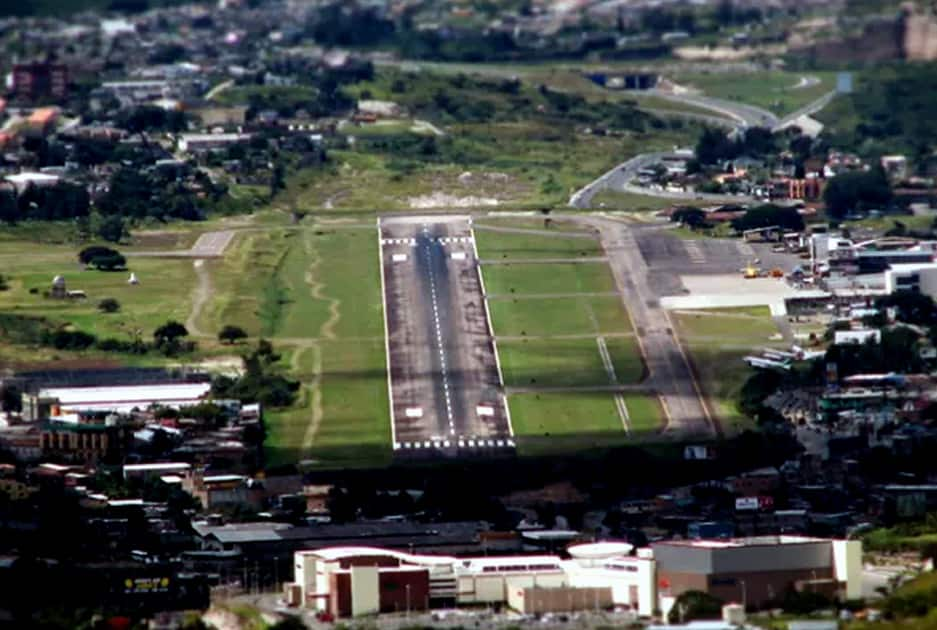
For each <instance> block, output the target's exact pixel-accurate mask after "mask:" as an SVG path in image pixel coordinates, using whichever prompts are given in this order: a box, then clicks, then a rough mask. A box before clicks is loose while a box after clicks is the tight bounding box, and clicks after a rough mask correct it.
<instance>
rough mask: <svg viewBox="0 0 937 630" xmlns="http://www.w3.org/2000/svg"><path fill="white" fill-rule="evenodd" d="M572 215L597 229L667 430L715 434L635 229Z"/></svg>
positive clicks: (705, 434)
mask: <svg viewBox="0 0 937 630" xmlns="http://www.w3.org/2000/svg"><path fill="white" fill-rule="evenodd" d="M571 218H574V219H578V220H579V221H580V222H582V223H584V224H587V225H589V226H590V227H593V228H595V229H596V230H598V231H599V234H600V239H601V241H602V246H603V248H604V249H605V253H606V255H607V256H608V257H609V260H610V261H611V269H612V275H613V276H614V278H615V283H616V284H617V285H618V288H619V290H620V291H621V296H622V300H623V302H624V304H625V307H626V308H627V309H628V314H629V315H630V317H631V322H632V325H633V326H634V329H635V331H637V334H638V342H639V343H640V346H641V352H642V354H643V356H644V359H645V362H646V364H647V368H648V378H647V380H645V381H644V382H643V383H642V386H643V387H645V388H647V389H653V390H656V391H657V392H658V394H659V396H660V399H661V402H662V403H663V405H664V409H665V412H666V415H667V427H666V431H667V432H672V433H678V434H680V436H681V437H683V436H711V435H712V434H714V433H715V432H716V431H717V427H716V426H715V424H714V423H713V419H712V418H711V416H710V414H709V410H708V409H707V407H706V404H705V402H704V401H703V397H702V395H701V392H700V389H699V385H698V383H697V382H696V377H695V376H694V374H693V371H692V369H691V367H690V364H689V361H688V359H687V356H686V354H685V353H684V351H683V348H682V347H681V345H680V342H679V340H678V338H677V335H676V333H675V332H674V330H673V325H672V323H671V321H670V315H669V314H668V313H667V311H666V310H664V309H663V308H662V307H661V306H660V303H659V301H658V296H657V294H656V293H655V292H654V291H653V290H652V289H651V287H650V286H649V284H648V276H649V274H648V271H649V270H648V266H647V263H646V262H645V260H644V257H643V256H642V254H641V249H640V248H639V247H638V244H637V242H636V241H635V237H634V234H633V233H632V230H631V228H630V227H629V226H628V225H626V224H624V223H622V222H620V221H615V220H612V219H605V218H601V217H596V216H588V217H585V216H578V217H577V216H576V215H572V216H571Z"/></svg>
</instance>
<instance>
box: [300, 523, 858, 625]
mask: <svg viewBox="0 0 937 630" xmlns="http://www.w3.org/2000/svg"><path fill="white" fill-rule="evenodd" d="M861 570H862V544H861V542H860V541H845V540H828V539H819V538H806V537H799V536H768V537H759V538H751V539H733V540H721V541H671V542H662V543H655V544H654V545H652V547H650V548H645V549H638V550H634V549H633V548H632V547H631V545H628V544H625V543H617V542H601V543H591V544H581V545H573V546H571V547H569V548H568V549H567V554H565V555H564V556H563V557H560V556H558V555H530V556H501V557H484V558H477V557H473V558H457V557H452V556H436V555H417V554H411V553H403V552H399V551H393V550H389V549H381V548H376V547H331V548H324V549H317V550H311V551H298V552H296V554H295V555H294V580H293V582H292V583H289V584H287V585H286V593H287V601H288V602H289V604H290V605H291V606H300V607H303V608H309V609H313V610H317V611H319V612H323V613H329V614H331V615H333V616H335V617H349V616H360V615H370V614H377V613H393V612H405V611H421V610H428V609H432V608H447V607H455V606H492V607H502V606H504V607H509V608H512V609H514V610H517V611H519V612H523V613H527V614H534V613H545V612H571V611H575V610H593V609H598V608H602V609H605V608H612V607H616V608H626V609H630V610H632V611H634V613H636V614H637V615H640V616H651V615H653V614H655V612H657V611H663V612H664V613H666V612H667V611H668V610H669V609H670V607H671V606H672V605H673V603H674V600H675V599H676V597H678V596H679V595H680V594H681V593H683V592H686V591H688V590H700V591H705V592H708V593H711V594H712V595H714V596H716V597H719V598H720V599H723V600H724V601H726V602H738V603H743V602H744V603H745V604H747V605H748V606H752V607H758V606H760V605H762V604H765V603H766V602H768V601H770V600H771V599H774V598H775V597H781V596H783V594H784V592H785V591H786V590H788V589H792V588H793V589H800V590H803V589H815V590H817V591H819V592H823V593H825V594H828V595H832V596H836V597H839V598H841V599H846V598H853V597H858V596H859V594H860V591H861Z"/></svg>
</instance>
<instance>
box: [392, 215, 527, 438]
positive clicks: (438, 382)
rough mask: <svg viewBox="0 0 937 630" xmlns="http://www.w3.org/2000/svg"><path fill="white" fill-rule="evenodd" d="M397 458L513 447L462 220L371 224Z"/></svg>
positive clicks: (408, 219) (468, 231)
mask: <svg viewBox="0 0 937 630" xmlns="http://www.w3.org/2000/svg"><path fill="white" fill-rule="evenodd" d="M379 232H380V239H381V267H382V277H383V285H384V313H385V318H386V324H387V331H386V338H387V353H388V372H389V384H388V386H389V391H390V400H391V422H392V423H393V439H394V449H395V451H396V453H397V454H398V455H401V456H403V455H413V456H431V455H440V454H445V455H462V454H485V453H487V452H492V451H495V452H505V451H509V450H510V449H513V447H514V442H513V439H512V433H511V425H510V418H509V412H508V409H507V404H506V401H505V396H504V387H503V383H502V380H501V373H500V369H499V366H498V363H497V353H496V349H495V341H494V339H493V337H492V334H491V329H490V323H489V319H488V313H487V310H486V305H485V299H484V289H483V286H482V279H481V276H480V274H479V269H478V260H477V255H476V251H475V246H474V239H473V236H472V230H471V223H470V219H469V218H468V217H464V216H453V217H441V216H433V217H393V218H383V219H381V220H380V222H379Z"/></svg>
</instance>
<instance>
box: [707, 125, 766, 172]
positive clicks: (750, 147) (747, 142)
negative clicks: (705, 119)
mask: <svg viewBox="0 0 937 630" xmlns="http://www.w3.org/2000/svg"><path fill="white" fill-rule="evenodd" d="M777 150H778V146H777V139H776V138H775V136H774V135H773V134H772V133H771V130H770V129H766V128H764V127H750V128H748V129H746V130H745V131H744V132H741V133H739V134H736V136H735V137H734V138H731V137H729V136H728V135H726V132H725V130H724V129H717V128H712V127H707V128H706V129H703V132H702V133H701V134H700V137H699V140H697V142H696V159H697V161H698V162H699V163H700V164H703V165H713V164H719V163H720V162H724V161H726V160H733V159H735V158H737V157H741V156H743V155H745V156H749V157H761V156H765V155H773V154H774V153H776V152H777Z"/></svg>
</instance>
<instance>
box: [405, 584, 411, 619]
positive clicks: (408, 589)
mask: <svg viewBox="0 0 937 630" xmlns="http://www.w3.org/2000/svg"><path fill="white" fill-rule="evenodd" d="M406 589H407V619H409V618H410V585H409V584H407V585H406Z"/></svg>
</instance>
